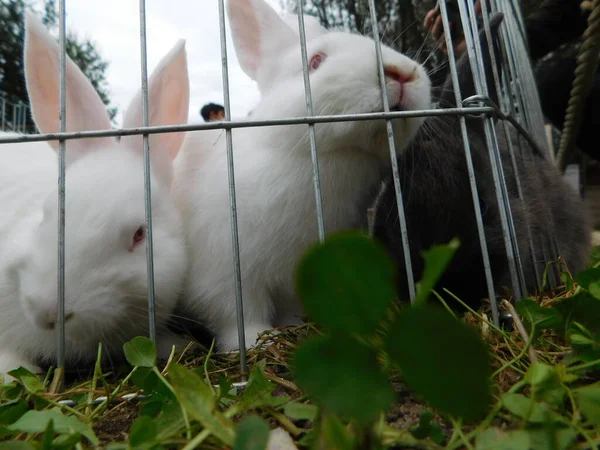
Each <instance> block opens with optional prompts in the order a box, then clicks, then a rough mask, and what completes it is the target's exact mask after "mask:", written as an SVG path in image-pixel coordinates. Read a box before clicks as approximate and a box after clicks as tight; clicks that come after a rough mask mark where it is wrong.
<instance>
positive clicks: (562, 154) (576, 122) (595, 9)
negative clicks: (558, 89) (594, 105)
mask: <svg viewBox="0 0 600 450" xmlns="http://www.w3.org/2000/svg"><path fill="white" fill-rule="evenodd" d="M584 3H585V4H587V5H586V6H588V5H589V3H590V2H587V1H586V2H584ZM591 3H592V4H591V9H592V12H591V14H590V16H589V17H588V26H587V29H586V30H585V33H584V34H583V37H584V41H583V43H582V44H581V46H580V47H579V54H578V55H577V68H576V69H575V79H574V80H573V88H572V89H571V98H570V99H569V104H568V106H567V111H566V114H565V121H564V124H563V131H562V136H561V139H560V146H559V150H558V158H557V159H558V168H559V169H560V171H561V172H563V173H564V171H565V168H566V165H567V161H568V159H569V157H570V156H571V154H572V153H573V149H574V147H575V141H576V139H577V134H578V133H579V128H580V127H581V119H582V116H583V110H584V101H585V99H586V98H587V96H588V94H589V93H590V90H591V88H592V82H593V79H594V75H595V73H596V70H597V68H598V62H599V60H600V0H593V2H591Z"/></svg>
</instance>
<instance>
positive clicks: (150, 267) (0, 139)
mask: <svg viewBox="0 0 600 450" xmlns="http://www.w3.org/2000/svg"><path fill="white" fill-rule="evenodd" d="M482 3H483V15H484V20H483V24H484V28H485V30H486V35H487V37H488V42H489V45H491V34H490V29H489V19H488V16H489V13H490V12H494V11H502V12H504V13H505V15H506V16H507V18H506V20H505V23H506V27H505V29H504V30H503V31H502V32H501V35H502V42H503V43H504V44H505V45H503V46H502V47H503V50H504V52H503V59H504V60H505V61H504V62H505V63H507V64H505V65H504V66H505V69H504V70H505V72H504V73H503V74H502V75H504V76H503V77H501V76H500V73H497V72H496V70H497V69H496V61H495V56H494V52H493V51H491V50H492V49H491V48H490V53H491V58H493V63H492V67H493V70H494V71H495V72H494V85H495V88H496V90H497V92H498V93H502V96H501V101H499V105H495V104H494V103H493V102H492V101H491V99H490V98H489V89H491V88H492V86H487V83H486V77H485V74H484V73H483V67H484V66H483V58H482V49H481V45H480V43H479V40H478V27H477V24H476V19H475V11H474V6H473V4H472V3H471V2H461V1H459V2H458V6H459V12H460V18H461V22H462V25H463V29H464V31H465V33H464V35H465V40H466V44H467V52H468V55H469V59H470V64H471V70H472V73H473V78H474V84H475V90H476V93H477V95H476V96H473V97H470V98H468V99H463V98H462V97H461V92H460V87H459V81H458V74H457V68H456V65H455V58H454V50H453V45H452V42H451V41H450V37H449V36H450V33H449V23H448V17H447V9H446V4H445V1H444V0H439V7H440V11H441V16H442V22H443V27H444V30H445V36H446V44H447V46H446V47H447V49H448V57H449V62H450V76H451V79H452V85H453V89H454V95H455V100H456V105H457V107H456V108H449V109H427V110H419V111H390V108H389V103H388V97H387V88H386V78H385V67H384V62H383V57H382V47H381V43H380V33H379V29H378V21H377V17H376V7H375V5H376V2H375V0H369V2H368V5H369V11H370V17H371V22H372V34H373V39H374V45H375V52H376V56H377V71H378V75H379V80H380V86H381V94H382V101H383V109H384V110H383V112H380V113H365V114H344V115H328V116H314V115H313V114H314V111H313V104H312V93H311V86H310V78H309V76H308V57H307V49H306V46H307V44H306V32H305V27H304V12H303V10H304V0H297V4H298V26H299V39H300V47H301V57H302V65H303V69H304V87H305V101H306V116H304V117H292V118H281V119H272V120H243V121H232V120H231V111H230V109H231V106H230V104H231V102H230V100H231V99H230V89H229V69H228V55H227V42H226V26H225V6H224V0H219V1H218V8H219V27H220V44H221V64H222V66H221V67H222V78H223V80H222V81H223V93H224V108H225V120H224V121H220V122H208V123H197V124H179V125H169V126H150V124H149V109H148V108H149V98H148V95H149V93H148V68H147V39H146V38H147V36H146V7H145V0H139V21H140V52H141V88H142V126H141V127H134V128H125V129H112V130H95V131H85V132H67V131H66V130H67V123H66V112H67V111H66V108H67V103H66V70H65V68H66V47H65V45H66V42H65V36H66V34H65V18H66V7H65V0H60V1H59V42H60V78H59V79H60V87H59V97H60V107H59V119H60V130H59V132H58V133H45V134H23V135H20V136H0V144H3V143H19V142H21V143H23V142H36V141H49V140H58V141H59V151H58V156H59V177H58V186H59V189H58V209H59V214H58V221H59V223H58V232H59V234H58V255H57V257H58V273H57V277H58V311H57V327H56V329H57V355H56V357H57V365H58V367H59V368H60V369H64V365H65V323H64V322H65V318H64V317H65V298H66V288H67V287H66V286H65V263H66V262H65V239H66V238H68V236H65V214H66V212H65V196H66V193H65V192H66V191H65V189H66V180H65V171H66V151H67V148H66V147H68V146H67V144H66V143H67V141H69V140H72V139H85V138H92V137H108V136H131V135H142V138H143V155H144V190H145V222H146V223H145V225H146V230H147V244H146V245H147V247H146V260H147V274H148V312H149V318H148V320H149V335H150V338H151V339H152V340H156V318H155V301H156V299H155V292H154V252H153V236H152V197H151V188H152V187H151V182H150V181H151V177H150V174H151V165H150V163H151V153H150V150H151V148H150V142H149V141H150V135H152V134H156V133H172V132H188V131H197V130H213V129H223V130H225V136H226V150H227V164H228V183H229V194H230V196H229V201H230V219H231V238H232V244H233V245H232V249H233V251H232V253H233V255H232V260H233V261H232V262H233V264H234V275H235V276H234V283H235V295H236V312H237V330H238V337H239V348H240V366H241V372H242V384H244V383H245V379H246V378H245V374H246V373H247V360H246V352H245V348H246V342H245V327H244V314H243V312H244V311H243V286H242V276H241V263H240V243H239V235H238V220H237V204H236V186H235V165H234V149H233V141H232V131H233V130H234V129H237V128H247V127H259V126H285V125H294V124H303V125H306V126H307V127H308V130H309V139H310V145H311V157H312V165H313V184H314V191H315V201H316V220H317V227H318V236H317V237H318V239H319V240H321V241H322V240H323V239H325V236H326V228H325V227H326V224H325V223H324V218H323V205H322V198H321V180H320V173H319V158H318V156H319V155H318V149H317V140H316V133H315V125H316V124H319V123H328V122H348V121H363V120H383V121H385V123H386V130H387V135H388V146H389V151H390V159H391V166H392V174H393V180H394V188H395V192H396V199H397V206H398V214H399V221H400V227H401V238H402V244H403V248H404V261H405V268H406V274H407V280H408V287H409V296H410V299H411V301H412V300H413V299H414V297H415V283H414V275H413V269H412V261H411V258H410V246H409V236H408V232H407V226H406V217H405V212H404V204H403V200H402V190H401V180H400V173H399V168H398V159H397V151H396V150H397V149H396V148H395V139H394V130H393V126H392V120H393V119H398V118H408V117H428V116H429V117H432V116H458V117H459V121H460V133H461V136H462V140H463V144H464V152H465V156H466V162H467V170H468V176H469V183H470V188H471V194H472V201H473V206H474V208H475V209H474V211H475V215H476V217H475V219H476V224H477V230H478V235H479V244H480V247H481V252H482V257H483V265H484V272H485V277H486V286H487V291H488V295H489V297H490V300H491V306H492V319H493V322H494V323H495V324H497V325H498V324H499V312H498V305H497V304H496V293H495V288H494V280H493V276H492V272H491V268H490V259H489V253H488V250H487V243H486V237H485V230H484V226H483V220H482V215H481V209H480V202H479V193H478V191H477V180H476V177H475V171H474V167H473V161H472V155H471V146H470V143H469V136H468V132H467V126H466V121H465V117H464V116H465V115H481V116H483V118H484V119H483V120H484V130H485V138H486V144H487V147H488V151H489V158H490V165H491V167H492V177H493V183H494V187H495V191H496V199H497V202H498V205H499V211H500V216H501V225H502V231H503V238H504V244H505V247H506V253H507V258H508V264H509V271H510V276H511V281H512V287H513V295H514V296H515V297H516V298H517V299H518V298H520V297H521V294H522V293H524V292H525V291H526V287H525V280H524V274H523V267H522V262H521V260H520V255H519V248H518V246H517V243H516V230H515V225H514V223H513V220H512V214H511V207H510V202H509V198H508V192H507V187H506V181H505V178H504V171H503V168H502V161H501V159H500V153H499V147H498V142H497V136H496V134H495V133H496V131H495V127H494V123H493V121H492V116H496V118H499V119H500V120H503V121H510V122H511V123H512V124H513V125H514V126H515V128H516V129H517V131H518V132H519V133H520V135H521V136H523V137H524V139H525V140H526V141H527V142H528V144H529V145H530V147H531V148H533V149H534V151H537V152H538V153H540V154H545V153H546V152H547V147H546V146H545V144H544V142H545V140H544V139H540V132H541V133H542V134H541V136H545V135H544V134H543V127H542V128H540V124H542V125H543V118H542V115H541V108H540V107H539V99H538V98H537V91H536V89H535V84H534V81H533V76H532V72H531V66H530V63H529V60H528V59H527V56H526V55H525V52H524V43H523V40H522V38H521V37H520V35H519V31H518V28H519V26H521V28H522V17H521V16H520V12H519V7H518V5H517V3H516V1H514V0H493V1H492V2H491V11H488V9H487V6H486V5H485V2H482ZM506 66H507V68H506ZM507 74H510V77H507V76H506V75H507ZM501 78H502V81H500V79H501ZM0 100H1V101H2V104H1V111H2V115H1V122H0V125H1V127H2V129H4V128H5V126H7V125H8V121H7V120H5V119H6V113H7V109H8V106H9V104H8V103H7V101H6V99H5V98H3V97H1V98H0ZM26 107H27V106H26V105H24V106H23V108H22V111H23V113H22V114H23V116H22V118H21V116H19V117H20V119H17V118H16V115H17V112H16V111H17V110H16V109H15V108H13V116H14V117H13V120H12V121H11V126H12V128H13V129H14V127H15V126H16V124H17V123H20V124H22V127H23V130H24V124H25V123H26V115H25V113H26ZM19 114H21V113H19ZM20 126H21V125H20ZM504 132H505V135H506V137H507V138H508V131H507V130H506V128H505V129H504ZM508 141H509V145H510V151H511V157H512V158H513V160H512V164H513V168H514V172H515V176H516V177H517V185H518V189H519V196H520V197H521V194H523V192H522V188H521V186H520V182H519V179H518V176H519V175H518V170H517V169H518V162H517V160H516V157H517V155H516V153H514V149H513V148H512V144H510V139H508ZM523 153H524V152H523V151H521V152H520V153H519V157H524V156H523ZM365 214H366V211H365ZM529 236H530V241H531V245H532V249H533V248H535V245H537V244H539V243H538V242H536V243H534V240H533V238H532V236H531V232H530V230H529ZM543 245H544V247H545V248H547V249H548V251H550V250H551V249H552V243H551V242H550V243H543ZM532 253H533V254H535V251H532ZM534 267H535V264H534ZM536 278H541V274H540V273H539V272H538V271H536ZM536 281H537V282H538V285H539V282H540V281H539V280H536ZM132 395H133V396H135V394H132ZM128 398H129V397H128ZM124 399H125V398H124ZM105 400H106V398H98V399H96V403H100V402H103V401H105ZM65 404H67V403H65Z"/></svg>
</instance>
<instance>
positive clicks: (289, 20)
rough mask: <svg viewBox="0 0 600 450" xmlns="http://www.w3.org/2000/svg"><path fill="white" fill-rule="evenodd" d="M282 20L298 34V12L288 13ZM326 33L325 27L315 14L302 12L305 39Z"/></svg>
mask: <svg viewBox="0 0 600 450" xmlns="http://www.w3.org/2000/svg"><path fill="white" fill-rule="evenodd" d="M283 20H284V22H285V23H286V24H287V25H288V26H289V27H290V28H291V29H292V30H294V32H295V33H296V34H297V35H298V36H299V35H300V28H299V27H298V14H293V13H290V14H288V15H287V16H286V17H284V19H283ZM325 33H327V28H325V27H324V26H323V25H321V23H320V22H319V19H317V18H316V17H315V16H311V15H308V14H304V34H305V35H306V39H307V40H308V39H312V38H315V37H317V36H320V35H322V34H325Z"/></svg>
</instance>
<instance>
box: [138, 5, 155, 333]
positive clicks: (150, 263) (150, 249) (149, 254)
mask: <svg viewBox="0 0 600 450" xmlns="http://www.w3.org/2000/svg"><path fill="white" fill-rule="evenodd" d="M140 52H141V66H142V67H141V68H142V126H143V127H147V126H149V119H148V61H147V47H146V1H145V0H140ZM142 139H143V144H144V196H145V210H146V211H145V212H146V267H147V269H146V273H147V275H146V276H147V277H148V331H149V333H148V334H149V337H150V339H151V340H152V341H153V342H156V309H155V308H156V299H155V297H154V295H155V293H154V246H153V241H152V190H151V189H152V187H151V183H150V173H151V172H150V143H149V138H148V135H147V134H144V135H143V136H142Z"/></svg>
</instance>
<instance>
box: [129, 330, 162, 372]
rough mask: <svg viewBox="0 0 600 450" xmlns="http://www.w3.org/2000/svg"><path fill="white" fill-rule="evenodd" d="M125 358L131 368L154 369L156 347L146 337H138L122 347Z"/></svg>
mask: <svg viewBox="0 0 600 450" xmlns="http://www.w3.org/2000/svg"><path fill="white" fill-rule="evenodd" d="M123 351H124V352H125V357H126V358H127V361H128V362H129V364H131V365H132V366H139V367H154V365H155V364H156V347H155V346H154V343H153V342H152V341H151V340H150V339H148V338H147V337H143V336H138V337H135V338H133V340H131V341H130V342H127V343H126V344H125V345H124V346H123Z"/></svg>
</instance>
